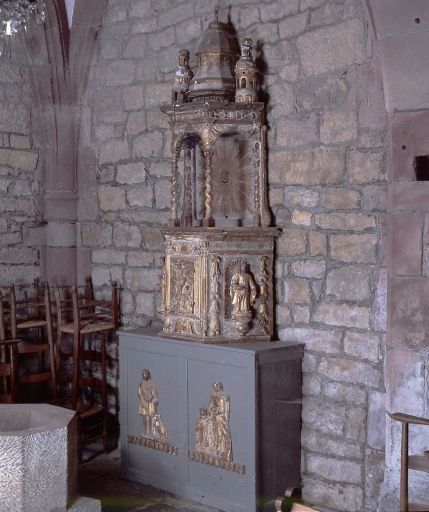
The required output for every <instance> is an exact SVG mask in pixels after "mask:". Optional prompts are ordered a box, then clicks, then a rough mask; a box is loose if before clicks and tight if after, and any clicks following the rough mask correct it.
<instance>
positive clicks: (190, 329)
mask: <svg viewBox="0 0 429 512" xmlns="http://www.w3.org/2000/svg"><path fill="white" fill-rule="evenodd" d="M174 332H175V333H177V334H193V335H195V334H196V332H195V327H194V322H193V321H192V320H190V319H189V318H178V319H177V321H176V325H175V327H174Z"/></svg>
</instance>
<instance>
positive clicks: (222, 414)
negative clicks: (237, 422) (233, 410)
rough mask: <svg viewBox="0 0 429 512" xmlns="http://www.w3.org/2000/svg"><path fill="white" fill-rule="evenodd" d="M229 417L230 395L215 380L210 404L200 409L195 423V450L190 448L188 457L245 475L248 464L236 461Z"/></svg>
mask: <svg viewBox="0 0 429 512" xmlns="http://www.w3.org/2000/svg"><path fill="white" fill-rule="evenodd" d="M229 418H230V397H229V395H227V394H226V393H225V391H224V390H223V384H222V383H221V382H215V383H214V384H213V392H212V396H211V397H210V401H209V404H208V406H207V407H202V408H201V409H200V414H199V417H198V419H197V422H196V426H195V451H190V452H189V458H190V459H191V460H193V461H196V462H202V463H203V464H209V465H211V466H216V467H218V468H222V469H226V470H228V471H234V472H236V473H240V474H242V475H243V474H244V473H245V471H246V469H245V466H244V465H243V464H237V463H235V462H233V456H232V437H231V429H230V426H229Z"/></svg>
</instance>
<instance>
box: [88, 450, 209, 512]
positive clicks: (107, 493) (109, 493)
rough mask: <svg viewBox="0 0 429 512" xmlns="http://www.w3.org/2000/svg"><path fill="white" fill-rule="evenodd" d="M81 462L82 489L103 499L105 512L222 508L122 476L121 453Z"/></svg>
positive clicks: (190, 511)
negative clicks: (208, 505)
mask: <svg viewBox="0 0 429 512" xmlns="http://www.w3.org/2000/svg"><path fill="white" fill-rule="evenodd" d="M85 455H86V457H88V456H89V457H93V458H91V459H90V460H89V461H88V462H84V463H83V464H82V465H81V466H79V471H78V492H79V494H80V495H81V496H88V497H91V498H96V499H99V500H101V503H102V509H103V512H139V511H143V510H144V511H145V512H171V511H175V512H219V511H217V510H216V509H214V508H209V507H203V506H201V505H196V504H194V503H190V502H189V501H185V500H182V499H179V498H176V497H174V496H172V495H171V494H168V493H165V492H162V491H159V490H158V489H155V488H153V487H149V486H145V485H140V484H136V483H134V482H128V481H125V480H122V479H121V477H120V453H119V451H118V450H115V451H114V452H112V453H110V454H101V455H97V456H95V457H94V456H93V454H91V453H86V454H85Z"/></svg>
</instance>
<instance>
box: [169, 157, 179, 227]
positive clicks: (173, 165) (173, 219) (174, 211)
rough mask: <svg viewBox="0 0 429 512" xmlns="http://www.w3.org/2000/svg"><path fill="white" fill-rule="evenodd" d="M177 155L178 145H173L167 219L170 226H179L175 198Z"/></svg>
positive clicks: (177, 172) (177, 181)
mask: <svg viewBox="0 0 429 512" xmlns="http://www.w3.org/2000/svg"><path fill="white" fill-rule="evenodd" d="M179 157H180V147H174V148H173V150H172V161H171V218H170V221H169V224H170V226H180V221H179V217H178V215H177V198H178V189H179V170H178V164H179Z"/></svg>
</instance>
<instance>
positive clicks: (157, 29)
mask: <svg viewBox="0 0 429 512" xmlns="http://www.w3.org/2000/svg"><path fill="white" fill-rule="evenodd" d="M230 3H231V4H232V7H231V9H230V10H229V13H230V16H231V21H232V22H233V24H234V26H235V28H236V29H237V32H238V34H239V36H242V35H249V36H251V37H253V39H254V40H255V41H258V47H259V52H258V62H259V64H260V65H261V67H264V68H265V82H264V85H263V90H264V95H265V97H266V99H267V107H268V124H269V151H270V158H269V182H270V183H269V185H270V201H271V206H272V209H273V213H274V215H275V219H276V225H277V226H279V227H281V228H283V235H282V237H281V239H280V240H279V243H278V248H277V264H276V301H277V304H278V306H277V326H278V333H279V336H280V338H281V339H287V340H299V341H303V342H305V343H306V346H307V352H306V357H305V361H304V407H303V435H302V441H303V466H302V472H303V483H304V495H305V497H306V498H307V499H308V500H309V501H311V502H313V503H315V504H317V505H318V506H319V508H321V509H322V510H326V511H328V510H336V511H341V512H352V511H354V512H358V511H359V512H360V511H364V510H365V511H368V512H373V511H374V510H376V509H377V498H378V495H379V485H380V482H381V481H382V478H383V467H384V423H383V422H384V394H383V392H384V388H383V340H384V331H385V310H386V306H385V295H386V292H385V281H386V272H385V270H384V265H385V261H384V213H385V209H386V204H385V203H386V201H385V179H386V173H385V166H386V162H385V160H386V158H385V149H386V147H385V120H384V108H383V105H384V103H383V94H382V85H381V79H380V76H379V65H378V60H377V56H376V55H375V54H374V42H373V38H372V35H371V32H370V30H369V28H368V24H369V22H368V16H367V15H366V13H365V11H364V10H363V2H362V3H361V1H360V0H337V1H335V2H332V1H324V0H287V1H285V0H278V1H265V2H262V3H261V2H257V1H252V0H235V1H231V2H230ZM212 8H213V2H212V1H211V0H210V1H209V0H182V1H178V0H174V1H173V0H152V1H151V0H128V1H125V0H110V1H109V2H108V8H107V10H106V12H105V15H104V18H103V28H102V31H101V36H100V50H99V55H98V58H97V62H96V63H95V65H94V66H93V67H92V71H91V75H90V79H89V88H88V91H87V96H88V99H87V101H88V102H89V103H90V104H91V102H92V105H93V110H92V123H93V125H92V146H93V147H94V148H95V150H96V152H97V155H98V160H97V168H96V169H92V170H91V169H88V172H94V173H95V172H96V173H97V180H98V198H97V200H98V206H99V214H98V217H97V219H96V220H94V221H89V222H82V226H81V227H82V229H81V241H82V244H83V245H84V246H86V247H89V248H91V249H92V275H93V279H94V283H95V285H96V286H103V285H105V284H107V283H108V282H109V281H110V279H116V280H118V281H119V282H120V283H121V284H122V286H123V289H124V293H123V302H122V308H123V312H124V322H125V323H126V324H132V325H142V326H146V325H149V324H150V323H151V322H153V321H154V320H153V319H154V318H156V317H157V304H158V303H159V299H160V293H159V279H160V266H161V256H162V254H163V253H162V237H161V235H160V231H159V227H160V226H165V225H166V224H167V220H168V216H169V189H170V182H169V174H170V170H169V130H168V125H167V120H166V118H165V117H164V115H163V114H162V113H161V112H160V111H159V105H160V104H161V103H163V102H168V101H169V98H170V84H171V80H172V76H173V72H174V69H175V67H176V63H177V52H178V50H179V49H180V48H189V49H190V51H191V54H193V52H194V50H195V48H196V44H197V40H198V37H199V34H200V30H201V28H202V27H203V28H204V27H206V26H207V23H208V21H210V19H211V16H212ZM226 13H227V9H224V10H223V12H222V16H221V17H223V18H225V16H226ZM192 64H193V62H192V61H191V65H192ZM285 478H286V476H285ZM287 485H288V482H287V481H286V480H285V487H286V486H287Z"/></svg>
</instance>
